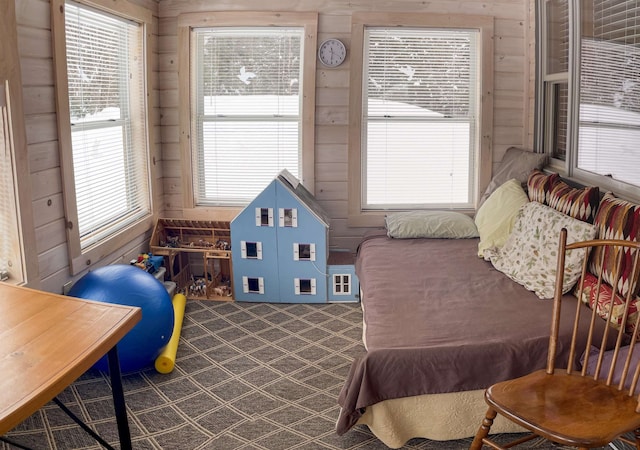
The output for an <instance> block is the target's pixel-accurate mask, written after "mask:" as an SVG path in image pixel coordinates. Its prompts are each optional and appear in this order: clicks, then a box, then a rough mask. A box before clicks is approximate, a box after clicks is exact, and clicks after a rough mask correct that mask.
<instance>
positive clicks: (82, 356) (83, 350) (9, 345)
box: [0, 283, 142, 449]
mask: <svg viewBox="0 0 640 450" xmlns="http://www.w3.org/2000/svg"><path fill="white" fill-rule="evenodd" d="M141 317H142V311H141V309H140V308H137V307H131V306H123V305H113V304H107V303H99V302H94V301H89V300H82V299H78V298H74V297H65V296H62V295H56V294H51V293H47V292H42V291H36V290H33V289H28V288H23V287H15V286H10V285H8V284H4V283H0V361H2V362H1V365H0V436H1V435H3V434H5V433H6V432H7V431H9V430H11V429H12V428H13V427H15V426H16V425H18V424H19V423H21V422H22V421H23V420H25V419H26V418H28V417H29V416H30V415H31V414H33V413H34V412H36V411H37V410H38V409H40V408H41V407H42V406H44V405H45V404H46V403H47V402H49V401H50V400H52V399H54V397H55V396H56V395H58V394H59V393H60V392H62V391H63V390H64V389H65V388H66V387H67V386H68V385H70V384H71V383H73V382H74V381H75V380H76V379H77V378H78V377H80V375H82V374H83V373H84V372H86V371H87V369H89V368H90V367H91V366H92V365H93V364H95V362H96V361H98V360H99V359H100V358H101V357H102V356H103V355H104V354H106V353H108V355H109V368H110V375H111V384H112V394H113V399H114V406H115V409H116V421H117V425H118V433H119V437H120V444H121V448H122V449H126V448H131V436H130V433H129V425H128V422H127V416H126V410H125V405H124V394H123V391H122V380H121V377H120V366H119V364H118V358H117V350H116V347H115V345H116V344H117V342H118V341H119V340H120V339H121V338H122V337H124V335H125V334H126V333H127V332H128V331H129V330H130V329H132V328H133V327H134V326H135V324H136V323H137V322H138V321H139V320H140V319H141Z"/></svg>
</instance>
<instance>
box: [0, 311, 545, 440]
mask: <svg viewBox="0 0 640 450" xmlns="http://www.w3.org/2000/svg"><path fill="white" fill-rule="evenodd" d="M361 334H362V312H361V309H360V305H359V304H325V305H299V304H298V305H291V304H264V303H255V304H253V303H233V302H230V303H223V302H203V301H188V302H187V309H186V313H185V319H184V323H183V328H182V334H181V338H180V346H179V348H178V355H177V359H176V365H175V369H174V371H173V372H172V373H170V374H167V375H163V374H160V373H158V372H156V371H155V370H154V369H150V370H146V371H140V372H134V373H127V374H124V375H123V383H124V389H125V397H126V404H127V409H128V414H129V424H130V427H131V433H132V439H133V448H134V449H136V450H138V449H139V450H145V449H163V450H189V449H193V450H195V449H200V450H204V449H219V450H227V449H229V450H231V449H242V450H250V449H251V450H253V449H261V450H265V449H267V450H280V449H305V450H314V449H333V450H336V449H342V450H344V449H372V450H375V449H386V448H387V447H386V446H385V445H384V444H382V443H381V442H380V441H378V440H377V439H376V438H375V436H373V434H371V432H370V431H369V430H368V428H366V427H364V426H357V427H355V428H354V429H352V430H350V431H349V432H348V433H346V434H345V435H344V436H337V435H336V434H335V432H334V425H335V421H336V418H337V416H338V411H339V407H338V404H337V397H338V394H339V392H340V389H341V387H342V384H343V381H344V379H345V377H346V375H347V372H348V370H349V367H350V364H351V361H352V360H353V358H354V356H356V355H358V354H360V353H361V352H363V351H364V348H363V347H362V344H361ZM58 398H59V399H60V400H62V401H63V402H64V403H65V404H66V405H67V406H68V407H69V408H70V409H71V410H72V411H73V412H74V413H76V414H77V415H78V416H80V417H81V418H83V419H84V420H85V421H86V423H88V424H89V425H90V426H91V427H92V428H93V429H94V430H96V431H97V432H98V433H99V434H100V435H102V436H103V437H104V438H105V439H106V440H107V441H108V442H109V443H111V444H112V445H114V446H115V447H118V443H117V442H118V437H117V429H116V425H115V418H114V414H113V404H112V399H111V391H110V387H109V382H108V377H107V376H106V375H105V374H102V373H100V372H96V371H89V372H87V373H86V374H84V375H83V376H82V377H81V378H80V379H78V380H77V381H76V382H75V383H73V385H71V386H69V387H68V388H67V389H66V390H65V391H64V392H63V393H62V394H61V395H60V396H59V397H58ZM479 420H480V418H479ZM5 437H7V438H10V439H11V440H13V441H15V442H17V443H19V444H21V445H24V446H27V447H30V448H33V449H37V450H46V449H65V450H66V449H98V448H101V447H100V446H98V445H97V444H96V442H95V441H94V440H93V439H92V438H91V437H90V436H89V435H88V434H86V433H85V432H84V431H82V430H81V429H80V428H79V427H78V426H77V425H76V424H75V423H73V422H72V421H71V419H69V418H68V417H67V416H66V415H65V414H64V413H63V412H62V411H61V410H60V409H59V408H58V407H57V406H56V405H54V404H53V403H50V404H48V405H46V406H45V407H43V408H42V409H40V410H39V411H38V412H36V413H35V414H33V415H32V416H31V417H30V418H29V419H28V420H26V421H25V422H23V423H22V424H21V425H19V426H18V427H17V428H15V429H14V430H12V431H11V432H10V433H8V434H7V435H6V436H5ZM469 444H470V439H464V440H459V441H447V442H435V441H429V440H426V439H413V440H411V441H410V442H408V443H407V444H406V445H405V446H404V447H403V448H404V449H441V450H444V449H463V448H468V446H469ZM528 445H529V447H528V448H532V447H535V448H540V449H551V448H557V447H554V446H553V445H552V444H549V443H541V442H537V443H534V444H531V443H529V444H528ZM0 448H1V449H11V448H13V447H11V446H9V445H7V444H5V443H0ZM521 448H522V447H521Z"/></svg>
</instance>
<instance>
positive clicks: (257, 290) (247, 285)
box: [242, 277, 264, 294]
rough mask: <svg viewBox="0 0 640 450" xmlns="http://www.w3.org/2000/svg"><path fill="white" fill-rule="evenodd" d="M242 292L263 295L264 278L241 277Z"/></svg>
mask: <svg viewBox="0 0 640 450" xmlns="http://www.w3.org/2000/svg"><path fill="white" fill-rule="evenodd" d="M242 291H243V292H244V293H245V294H250V293H252V294H264V278H263V277H242Z"/></svg>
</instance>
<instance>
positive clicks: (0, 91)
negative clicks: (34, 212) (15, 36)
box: [0, 81, 24, 282]
mask: <svg viewBox="0 0 640 450" xmlns="http://www.w3.org/2000/svg"><path fill="white" fill-rule="evenodd" d="M8 92H9V89H8V83H7V82H6V81H5V82H4V83H3V84H2V85H0V233H1V235H0V281H2V280H4V279H6V278H7V277H8V278H10V279H12V281H17V282H21V281H24V277H23V274H22V256H21V252H20V249H21V247H20V235H19V232H18V212H17V209H16V192H15V184H14V170H13V168H14V165H13V143H12V138H11V130H10V128H9V125H10V124H9V104H8Z"/></svg>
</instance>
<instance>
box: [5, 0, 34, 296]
mask: <svg viewBox="0 0 640 450" xmlns="http://www.w3.org/2000/svg"><path fill="white" fill-rule="evenodd" d="M2 9H3V12H2V14H0V42H2V45H0V61H2V63H0V281H2V282H6V283H11V284H19V285H29V286H30V287H33V288H39V287H40V276H39V275H40V274H39V271H38V255H37V249H36V238H35V228H34V225H33V203H32V200H33V199H32V196H31V177H30V171H29V164H28V158H27V157H26V155H27V139H26V133H25V124H24V111H23V107H22V104H23V101H22V85H21V80H22V78H21V71H20V57H19V55H18V36H17V31H16V20H15V2H5V3H4V4H3V7H2Z"/></svg>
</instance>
